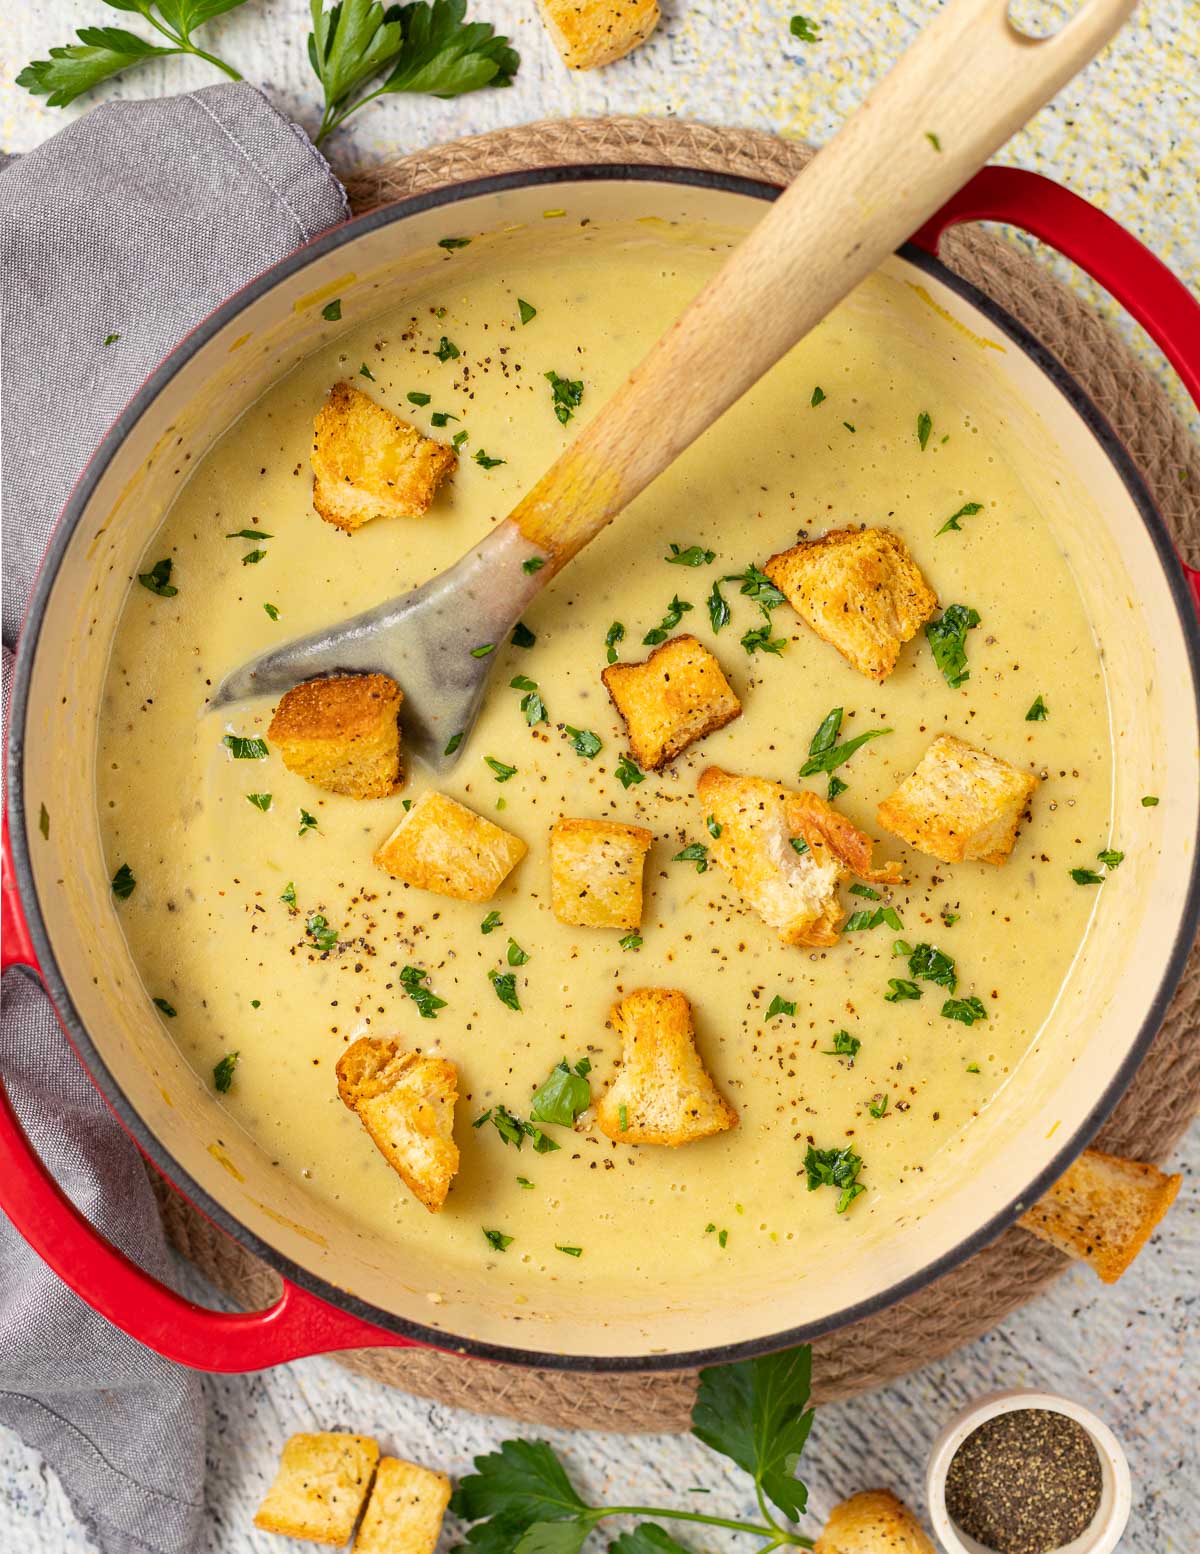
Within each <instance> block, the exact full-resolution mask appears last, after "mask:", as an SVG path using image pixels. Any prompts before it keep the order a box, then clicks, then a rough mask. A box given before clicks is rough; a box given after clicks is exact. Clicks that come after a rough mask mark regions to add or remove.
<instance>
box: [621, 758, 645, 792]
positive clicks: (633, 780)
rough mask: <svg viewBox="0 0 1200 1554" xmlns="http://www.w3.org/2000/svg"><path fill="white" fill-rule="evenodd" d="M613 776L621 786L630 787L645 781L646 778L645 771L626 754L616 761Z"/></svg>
mask: <svg viewBox="0 0 1200 1554" xmlns="http://www.w3.org/2000/svg"><path fill="white" fill-rule="evenodd" d="M615 776H616V779H617V781H618V782H619V783H620V784H621V786H622V787H623V788H632V787H634V786H635V785H636V784H637V783H639V782H645V780H646V774H645V772H644V771H642V769H641V767H640V766H638V765H637V763H636V762H635V761H633V760H631V759H630V757H629V756H627V755H623V756H622V757H621V759H620V760H619V761H618V762H617V769H616V773H615Z"/></svg>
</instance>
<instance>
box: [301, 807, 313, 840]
mask: <svg viewBox="0 0 1200 1554" xmlns="http://www.w3.org/2000/svg"><path fill="white" fill-rule="evenodd" d="M316 829H317V817H316V816H315V815H310V814H309V812H308V811H307V810H306V809H302V810H301V811H300V829H299V831H297V832H296V835H297V836H304V835H305V834H306V833H307V832H309V831H315V830H316Z"/></svg>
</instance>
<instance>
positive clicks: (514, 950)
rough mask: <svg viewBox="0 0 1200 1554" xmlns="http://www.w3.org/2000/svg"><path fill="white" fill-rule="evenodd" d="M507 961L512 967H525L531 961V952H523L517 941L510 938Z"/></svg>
mask: <svg viewBox="0 0 1200 1554" xmlns="http://www.w3.org/2000/svg"><path fill="white" fill-rule="evenodd" d="M507 959H508V964H509V965H510V966H523V965H524V964H525V962H526V961H527V960H528V959H529V951H528V950H523V949H522V948H521V946H520V945H519V944H518V943H517V941H516V940H515V939H514V938H512V937H511V936H510V937H509V941H508V956H507Z"/></svg>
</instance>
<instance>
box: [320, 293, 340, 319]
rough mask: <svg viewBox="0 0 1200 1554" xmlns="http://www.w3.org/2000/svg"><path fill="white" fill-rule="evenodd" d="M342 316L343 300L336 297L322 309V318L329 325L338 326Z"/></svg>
mask: <svg viewBox="0 0 1200 1554" xmlns="http://www.w3.org/2000/svg"><path fill="white" fill-rule="evenodd" d="M341 316H342V299H341V298H340V297H335V298H334V299H333V301H332V302H327V303H326V304H325V306H324V307H323V308H322V309H321V317H322V318H323V319H324V320H325V322H326V323H327V324H336V323H337V321H338V319H339V318H341Z"/></svg>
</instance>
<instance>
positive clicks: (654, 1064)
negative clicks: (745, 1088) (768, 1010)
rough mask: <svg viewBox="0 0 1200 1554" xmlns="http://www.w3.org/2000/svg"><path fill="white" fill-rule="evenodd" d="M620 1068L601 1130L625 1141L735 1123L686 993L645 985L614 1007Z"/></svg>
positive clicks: (664, 1138) (672, 1137)
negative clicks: (699, 1043) (706, 1058)
mask: <svg viewBox="0 0 1200 1554" xmlns="http://www.w3.org/2000/svg"><path fill="white" fill-rule="evenodd" d="M611 1018H612V1023H613V1029H614V1030H615V1031H616V1032H617V1034H618V1036H620V1038H621V1043H622V1049H621V1068H620V1071H619V1073H618V1074H617V1077H616V1078H615V1079H614V1080H613V1082H612V1084H611V1085H610V1086H609V1087H608V1089H607V1091H605V1094H604V1098H603V1100H601V1102H600V1104H599V1106H598V1107H597V1108H596V1121H597V1123H598V1124H599V1127H600V1131H601V1132H602V1133H605V1134H607V1135H608V1137H609V1138H610V1139H612V1140H613V1141H614V1142H615V1143H618V1144H670V1145H676V1144H690V1143H691V1142H692V1141H693V1140H694V1139H703V1138H708V1137H709V1135H710V1134H713V1133H723V1132H724V1131H725V1130H726V1129H727V1128H732V1127H736V1125H737V1120H738V1115H737V1112H735V1111H734V1109H733V1107H732V1106H730V1105H729V1103H728V1101H726V1100H725V1098H724V1096H722V1095H721V1093H720V1091H719V1090H718V1089H717V1087H716V1085H715V1084H713V1082H712V1080H711V1079H710V1078H709V1076H708V1072H707V1070H706V1069H705V1067H704V1064H703V1063H702V1062H701V1060H700V1054H699V1053H698V1052H697V1051H696V1037H695V1031H694V1029H693V1027H692V1009H691V1005H690V1004H689V1003H688V1001H687V999H686V998H685V997H684V996H683V994H682V993H676V992H671V991H669V990H668V989H666V988H657V987H643V988H638V989H636V990H635V991H634V992H632V993H627V994H626V995H625V997H624V998H623V999H622V1000H621V1002H620V1003H619V1004H616V1005H614V1007H613V1011H612V1016H611Z"/></svg>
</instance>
